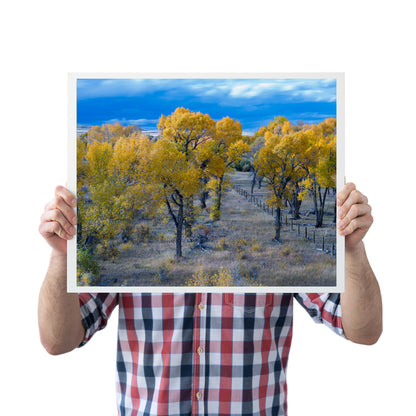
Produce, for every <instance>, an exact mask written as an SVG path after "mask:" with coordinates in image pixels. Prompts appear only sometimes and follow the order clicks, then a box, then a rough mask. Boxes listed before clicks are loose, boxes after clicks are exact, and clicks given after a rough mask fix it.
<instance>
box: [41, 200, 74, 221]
mask: <svg viewBox="0 0 416 416" xmlns="http://www.w3.org/2000/svg"><path fill="white" fill-rule="evenodd" d="M55 209H58V210H60V211H61V212H62V213H63V215H64V216H65V217H66V219H67V220H68V221H69V222H70V223H71V224H73V225H75V224H76V223H77V215H76V213H75V211H74V209H73V208H72V207H70V206H69V205H68V204H67V202H66V201H65V200H64V199H63V198H62V197H61V196H57V197H56V198H54V199H52V200H51V201H49V202H48V203H47V204H46V205H45V212H46V211H52V210H55Z"/></svg>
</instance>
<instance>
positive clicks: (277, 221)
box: [274, 208, 281, 243]
mask: <svg viewBox="0 0 416 416" xmlns="http://www.w3.org/2000/svg"><path fill="white" fill-rule="evenodd" d="M274 226H275V230H276V231H275V232H276V233H275V236H274V240H275V241H277V242H279V243H280V230H281V221H280V208H277V209H276V217H275V220H274Z"/></svg>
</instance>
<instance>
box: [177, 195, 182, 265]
mask: <svg viewBox="0 0 416 416" xmlns="http://www.w3.org/2000/svg"><path fill="white" fill-rule="evenodd" d="M179 201H180V205H179V210H178V215H177V217H176V257H177V258H179V257H182V227H183V198H182V197H179Z"/></svg>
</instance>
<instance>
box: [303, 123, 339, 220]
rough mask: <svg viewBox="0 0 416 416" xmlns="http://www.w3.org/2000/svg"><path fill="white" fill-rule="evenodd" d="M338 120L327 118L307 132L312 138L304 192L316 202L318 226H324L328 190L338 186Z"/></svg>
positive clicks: (310, 138)
mask: <svg viewBox="0 0 416 416" xmlns="http://www.w3.org/2000/svg"><path fill="white" fill-rule="evenodd" d="M335 131H336V120H335V119H333V118H332V119H327V120H325V121H324V122H322V123H320V124H318V125H315V126H312V127H311V129H310V130H309V131H307V132H306V134H307V135H308V137H309V140H310V147H309V155H310V156H309V163H308V164H307V170H308V176H307V178H306V179H305V180H304V181H303V182H302V188H303V191H302V194H303V195H306V194H308V195H310V197H311V198H312V200H313V203H314V209H315V216H316V222H315V226H316V227H317V228H319V227H322V225H323V220H324V212H325V203H326V197H327V195H328V191H329V190H330V189H331V188H335V187H336V136H335Z"/></svg>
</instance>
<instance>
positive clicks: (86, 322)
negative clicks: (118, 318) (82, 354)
mask: <svg viewBox="0 0 416 416" xmlns="http://www.w3.org/2000/svg"><path fill="white" fill-rule="evenodd" d="M78 296H79V304H80V309H81V321H82V325H83V326H84V328H85V337H84V339H83V340H82V342H81V344H80V345H79V347H82V346H83V345H85V344H86V343H87V342H88V341H89V340H90V339H91V338H92V336H93V335H94V334H95V333H96V332H97V331H100V330H101V329H103V328H105V327H106V325H107V321H108V319H109V317H110V315H111V313H112V312H113V310H114V308H115V307H116V305H117V304H118V294H117V293H80V294H79V295H78Z"/></svg>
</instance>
